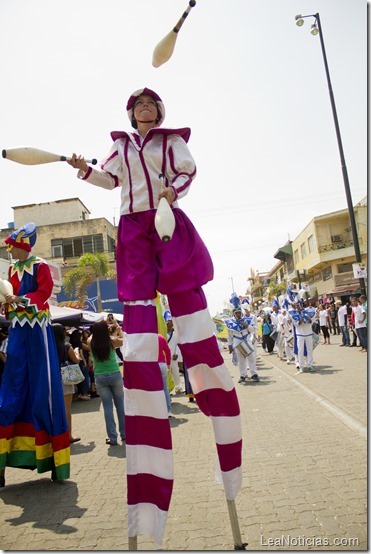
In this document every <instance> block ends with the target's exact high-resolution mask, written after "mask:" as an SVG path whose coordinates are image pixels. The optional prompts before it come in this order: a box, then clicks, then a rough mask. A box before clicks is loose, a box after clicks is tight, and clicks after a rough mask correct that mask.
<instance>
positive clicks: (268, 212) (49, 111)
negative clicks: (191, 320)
mask: <svg viewBox="0 0 371 554" xmlns="http://www.w3.org/2000/svg"><path fill="white" fill-rule="evenodd" d="M187 6H188V3H187V2H186V1H185V0H157V1H154V0H135V2H134V1H129V0H104V1H103V0H100V1H98V0H0V52H1V56H2V61H1V81H2V85H1V87H0V114H1V116H0V147H1V149H6V148H13V147H17V146H33V147H36V148H41V149H44V150H48V151H51V152H55V153H58V154H63V155H67V156H69V155H71V154H72V152H76V153H78V154H82V155H84V156H85V157H86V158H92V157H96V158H98V159H101V158H103V157H104V156H105V154H106V153H107V152H108V150H109V148H110V146H111V138H110V132H111V131H112V130H130V129H131V127H130V124H129V121H128V119H127V115H126V110H125V106H126V102H127V99H128V97H129V96H130V94H131V93H132V92H133V91H134V90H137V89H139V88H142V87H144V86H147V87H149V88H152V89H154V90H155V91H156V92H157V93H158V94H159V95H160V96H161V98H162V100H163V102H164V104H165V106H166V119H165V122H164V124H163V126H164V127H184V126H187V127H190V128H191V131H192V133H191V138H190V141H189V143H188V144H189V148H190V151H191V153H192V155H193V157H194V158H195V160H196V164H197V177H196V179H195V180H194V182H193V184H192V187H191V190H190V192H189V193H188V195H187V196H186V197H185V198H184V199H182V200H181V201H180V207H181V208H182V209H183V210H184V211H185V212H186V213H187V215H188V216H189V217H190V218H191V220H192V221H193V223H194V225H195V226H196V228H197V230H198V231H199V233H200V235H201V237H202V238H203V240H204V242H205V243H206V245H207V247H208V248H209V250H210V253H211V256H212V258H213V262H214V272H215V274H214V280H213V281H212V282H211V283H209V284H207V285H206V286H205V293H206V296H207V299H208V304H209V307H210V311H211V313H212V314H214V313H216V312H217V311H220V310H222V309H223V307H224V305H225V302H226V301H227V300H228V299H229V297H230V295H231V293H232V292H233V291H235V292H237V294H245V292H246V288H247V287H248V281H247V278H248V277H249V276H250V271H251V269H252V270H253V271H255V272H260V273H264V272H267V271H269V270H270V269H271V268H272V267H273V266H274V265H275V264H276V262H277V260H276V259H275V258H274V254H275V253H276V252H277V250H278V248H279V247H281V246H283V245H284V244H285V243H286V241H287V240H288V239H290V240H294V239H295V238H296V236H297V235H298V234H299V233H300V232H301V230H302V229H303V228H304V227H305V226H306V225H307V224H308V223H309V222H310V221H311V220H312V219H313V218H314V217H315V216H317V215H320V214H324V213H328V212H332V211H337V210H342V209H345V208H346V207H347V203H346V196H345V190H344V182H343V177H342V169H341V163H340V156H339V149H338V144H337V140H336V133H335V126H334V120H333V115H332V110H331V104H330V97H329V90H328V86H327V81H326V74H325V69H324V63H323V57H322V51H321V45H320V39H319V36H318V35H317V36H313V35H312V34H311V33H310V30H311V25H312V24H313V23H314V18H311V17H310V18H305V20H304V21H305V24H304V25H303V26H302V27H298V26H296V25H295V15H297V14H302V15H312V14H316V13H319V14H320V18H321V24H322V30H323V37H324V42H325V47H326V54H327V60H328V65H329V71H330V76H331V82H332V88H333V93H334V98H335V103H336V109H337V115H338V120H339V126H340V132H341V138H342V143H343V149H344V154H345V161H346V166H347V170H348V176H349V181H350V188H351V194H352V200H353V204H356V203H357V202H359V201H360V200H361V199H362V198H363V197H364V196H365V195H366V194H367V19H368V4H367V2H365V1H361V0H280V1H278V0H228V2H225V1H222V0H197V4H196V6H195V7H194V8H193V9H192V10H191V12H190V14H189V16H188V18H187V20H186V21H185V23H184V25H183V27H182V29H181V30H180V32H179V34H178V38H177V41H176V44H175V49H174V53H173V55H172V57H171V58H170V60H169V61H168V62H167V63H166V64H164V65H162V66H161V67H159V68H154V67H153V66H152V54H153V50H154V48H155V46H156V44H157V43H158V42H159V41H160V40H161V39H162V38H163V37H164V36H165V35H166V34H167V33H168V32H169V31H170V30H171V29H172V28H173V27H174V25H175V24H176V22H177V21H178V19H179V18H180V16H181V15H182V13H183V11H184V10H185V9H186V7H187ZM0 182H1V187H2V191H3V196H2V201H1V202H0V228H6V227H7V224H8V222H10V221H13V219H14V217H13V207H15V206H22V205H25V204H33V203H36V204H38V203H43V202H49V201H55V200H60V199H63V198H75V197H78V198H80V200H81V201H82V202H83V203H84V204H85V205H86V207H87V208H88V209H89V210H90V212H91V215H90V218H91V219H93V218H100V217H105V218H107V219H108V220H109V221H111V222H112V223H116V224H117V223H118V217H119V205H120V197H119V191H118V190H114V191H106V190H103V189H99V188H98V187H94V186H91V185H89V184H87V183H84V182H81V181H79V180H77V178H76V171H75V170H74V169H72V168H71V167H70V166H68V165H67V164H66V163H53V164H47V165H39V166H24V165H20V164H17V163H14V162H11V161H9V160H6V159H3V158H1V159H0Z"/></svg>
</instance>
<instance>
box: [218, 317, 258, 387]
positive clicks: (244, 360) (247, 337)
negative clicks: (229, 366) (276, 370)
mask: <svg viewBox="0 0 371 554" xmlns="http://www.w3.org/2000/svg"><path fill="white" fill-rule="evenodd" d="M233 314H234V315H233V317H231V318H229V319H226V320H225V324H226V326H227V329H228V347H229V351H230V352H232V351H233V350H235V352H236V354H237V362H238V368H239V370H240V379H239V381H238V382H239V383H242V382H244V381H245V380H246V378H247V370H249V371H250V373H251V379H252V380H254V381H259V376H258V373H257V371H256V352H255V348H254V347H253V345H252V340H251V339H252V336H253V335H252V333H254V326H253V325H251V319H250V318H248V317H244V316H243V315H242V311H241V308H238V309H236V310H234V312H233ZM243 341H247V342H248V343H249V344H250V345H251V347H252V351H251V353H250V354H249V355H248V356H246V357H245V356H244V355H243V354H241V352H240V351H239V350H238V348H237V346H238V345H239V344H240V343H241V342H243Z"/></svg>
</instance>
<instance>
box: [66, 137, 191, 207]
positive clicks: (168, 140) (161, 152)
mask: <svg viewBox="0 0 371 554" xmlns="http://www.w3.org/2000/svg"><path fill="white" fill-rule="evenodd" d="M189 136H190V129H188V128H183V129H159V128H154V129H150V130H149V131H148V133H147V134H146V136H145V138H142V137H141V135H140V134H139V133H138V132H133V133H128V132H126V131H113V132H112V133H111V137H112V139H113V140H114V143H113V145H112V147H111V149H110V151H109V153H108V155H107V156H106V158H104V159H103V161H102V163H101V169H102V171H101V170H99V169H94V168H92V167H89V169H88V171H87V172H86V173H85V172H83V171H81V170H80V171H79V172H78V175H77V176H78V177H79V178H80V179H83V180H85V181H88V182H89V183H91V184H93V185H96V186H98V187H102V188H105V189H113V188H115V187H118V186H121V207H120V215H125V214H131V213H134V212H143V211H146V210H152V209H156V208H157V206H158V196H159V193H160V185H161V183H160V179H159V174H160V173H162V174H163V175H164V185H165V186H166V187H171V188H172V189H173V190H174V193H175V201H174V202H173V204H172V206H173V208H177V207H178V204H177V202H176V200H177V198H182V197H183V196H185V195H186V194H187V192H188V190H189V187H190V185H191V183H192V180H193V179H194V177H195V176H196V164H195V161H194V159H193V157H192V155H191V153H190V151H189V149H188V146H187V141H188V139H189ZM138 154H139V156H138ZM138 158H139V163H138ZM158 160H162V167H158ZM156 162H157V163H156ZM134 183H135V187H134Z"/></svg>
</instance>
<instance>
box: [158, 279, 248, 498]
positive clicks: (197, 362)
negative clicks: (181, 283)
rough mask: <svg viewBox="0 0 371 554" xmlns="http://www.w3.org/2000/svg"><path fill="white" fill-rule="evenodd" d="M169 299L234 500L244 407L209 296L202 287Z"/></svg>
mask: <svg viewBox="0 0 371 554" xmlns="http://www.w3.org/2000/svg"><path fill="white" fill-rule="evenodd" d="M168 302H169V307H170V311H171V315H172V318H173V323H174V327H175V331H176V333H177V336H178V341H179V347H180V350H181V352H182V355H183V360H184V365H185V366H186V368H187V370H188V375H189V380H190V382H191V385H192V389H193V392H194V394H195V397H196V400H197V404H198V406H199V408H200V409H201V411H202V412H203V413H204V414H205V415H207V416H209V417H210V419H211V421H212V425H213V429H214V436H215V442H216V448H217V452H218V458H219V466H220V471H221V479H222V481H223V485H224V491H225V496H226V498H227V500H234V499H235V498H236V496H237V494H238V491H239V490H240V488H241V485H242V467H241V464H242V431H241V420H240V408H239V404H238V399H237V394H236V390H235V388H234V386H233V382H232V378H231V376H230V374H229V372H228V370H227V367H226V366H225V364H224V360H223V357H222V356H221V354H220V352H219V348H218V344H217V340H216V336H215V334H214V332H215V329H214V324H213V321H212V319H211V317H210V314H209V310H208V308H207V302H206V298H205V295H204V293H203V290H202V289H201V288H199V289H194V290H192V291H188V292H186V293H182V294H177V295H168Z"/></svg>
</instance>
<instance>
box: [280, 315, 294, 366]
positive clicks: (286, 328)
mask: <svg viewBox="0 0 371 554" xmlns="http://www.w3.org/2000/svg"><path fill="white" fill-rule="evenodd" d="M281 316H282V317H281V333H282V336H283V342H284V349H285V354H286V358H287V362H286V363H287V364H290V362H291V360H293V358H294V351H293V338H294V336H293V332H292V326H291V318H290V316H289V314H288V313H287V309H286V308H285V307H284V306H282V308H281Z"/></svg>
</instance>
